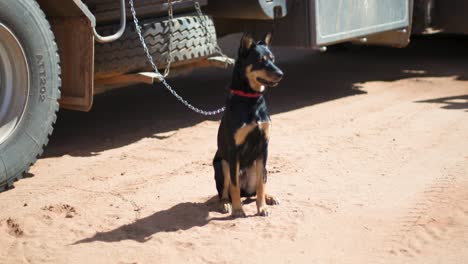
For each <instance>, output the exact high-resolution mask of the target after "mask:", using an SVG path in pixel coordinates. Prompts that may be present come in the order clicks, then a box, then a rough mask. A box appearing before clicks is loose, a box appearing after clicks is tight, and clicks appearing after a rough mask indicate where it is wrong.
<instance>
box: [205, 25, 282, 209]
mask: <svg viewBox="0 0 468 264" xmlns="http://www.w3.org/2000/svg"><path fill="white" fill-rule="evenodd" d="M270 40H271V34H267V35H266V36H265V37H264V38H263V39H262V40H261V41H259V42H257V43H255V42H254V40H253V39H252V37H250V36H249V35H247V34H244V36H243V37H242V39H241V44H240V48H239V54H238V59H237V60H236V63H235V66H234V73H233V76H232V82H231V87H230V88H231V91H230V94H229V96H228V98H227V102H226V110H225V112H224V115H223V117H222V119H221V124H220V126H219V130H218V150H217V152H216V155H215V157H214V159H213V167H214V171H215V180H216V188H217V190H218V195H219V199H220V201H221V205H222V209H221V210H222V211H223V213H230V212H231V213H232V215H233V216H234V217H244V216H245V213H244V210H243V209H242V203H241V196H242V197H251V196H254V195H257V210H258V214H259V215H261V216H268V215H269V211H268V208H267V206H266V205H267V204H268V205H274V204H278V200H276V199H275V198H274V197H273V196H270V195H268V194H266V192H265V184H266V181H267V171H266V168H265V166H266V161H267V155H268V140H269V136H270V127H271V120H270V115H269V114H268V110H267V106H266V103H265V98H264V97H263V94H264V92H265V90H266V88H267V87H274V86H277V85H278V83H279V82H280V80H281V79H282V77H283V72H282V71H281V70H280V69H279V68H278V67H277V66H276V65H275V64H274V62H275V58H274V56H273V54H272V53H271V51H270V49H269V48H268V45H269V44H270ZM231 204H232V207H231Z"/></svg>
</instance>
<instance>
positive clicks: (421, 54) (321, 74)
mask: <svg viewBox="0 0 468 264" xmlns="http://www.w3.org/2000/svg"><path fill="white" fill-rule="evenodd" d="M231 42H232V45H238V43H237V41H231ZM467 46H468V38H467V37H463V36H437V37H434V36H431V37H418V38H415V39H414V40H413V41H412V43H411V45H410V46H409V47H407V48H404V49H393V48H383V47H357V48H351V49H346V48H345V49H337V50H330V52H326V53H317V52H314V51H310V50H299V49H290V48H288V49H286V48H277V49H275V53H276V57H277V61H278V62H279V65H280V67H281V68H282V69H283V71H284V72H285V77H284V80H283V81H282V83H281V84H280V86H278V87H276V88H273V89H272V90H271V91H270V92H269V93H268V94H267V101H268V104H269V107H270V111H271V113H272V114H277V113H283V112H287V111H291V110H295V109H300V108H302V107H307V106H311V105H314V104H319V103H322V102H326V101H330V100H335V99H339V98H343V97H347V96H353V95H358V94H363V93H365V92H364V91H362V90H360V89H359V88H358V87H359V84H360V83H363V82H369V81H389V82H390V81H396V80H400V79H404V78H413V77H440V76H455V77H456V78H458V79H459V80H468V73H467V71H466V69H468V59H467V58H468V49H466V47H467ZM230 75H231V73H230V70H220V69H210V70H197V71H195V72H194V73H193V74H191V75H188V76H185V77H179V78H175V79H172V80H170V81H169V82H170V83H171V84H172V85H173V87H174V88H175V89H176V90H177V91H178V92H180V94H181V95H182V96H183V97H184V98H186V99H187V100H188V101H190V102H192V103H193V104H194V105H196V106H198V107H200V108H203V109H214V108H217V107H220V106H222V105H223V104H224V100H225V96H226V94H227V90H228V87H227V86H228V85H229V82H230ZM441 89H442V87H441ZM219 118H220V116H215V117H209V118H207V117H205V116H201V115H198V114H195V113H193V112H191V111H190V110H189V109H187V108H186V107H185V106H183V105H182V104H181V103H180V102H178V101H177V100H176V99H175V98H174V97H173V96H172V95H170V94H169V93H168V92H167V91H166V90H164V89H163V88H162V86H161V85H159V84H157V85H155V86H148V85H140V86H135V87H128V88H124V89H120V90H115V91H111V92H108V93H106V94H102V95H98V96H96V97H95V100H94V106H93V109H92V110H91V111H90V112H89V113H82V112H73V111H60V112H59V114H58V121H57V124H56V125H55V130H54V133H53V135H52V137H51V139H50V143H49V146H48V147H47V148H46V150H45V153H44V155H43V158H48V157H58V156H63V155H71V156H92V155H98V154H99V153H100V152H102V151H105V150H109V149H113V148H119V147H121V146H125V145H129V144H132V143H134V142H136V141H138V140H140V139H142V138H148V137H151V138H157V139H160V140H164V139H165V138H166V137H168V135H166V134H165V132H169V131H174V130H177V129H181V128H185V127H190V126H193V125H195V124H198V123H200V122H203V121H205V120H219Z"/></svg>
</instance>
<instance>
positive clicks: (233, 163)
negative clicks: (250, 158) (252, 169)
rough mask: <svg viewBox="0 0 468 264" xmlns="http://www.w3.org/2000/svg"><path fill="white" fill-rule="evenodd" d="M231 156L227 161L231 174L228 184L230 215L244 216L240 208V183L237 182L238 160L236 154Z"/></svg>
mask: <svg viewBox="0 0 468 264" xmlns="http://www.w3.org/2000/svg"><path fill="white" fill-rule="evenodd" d="M234 157H235V158H231V160H230V162H229V169H230V170H229V171H230V176H231V184H230V185H229V192H230V194H231V200H232V216H234V217H245V213H244V210H243V209H242V202H241V197H240V183H239V170H240V168H239V160H238V159H237V155H235V156H234Z"/></svg>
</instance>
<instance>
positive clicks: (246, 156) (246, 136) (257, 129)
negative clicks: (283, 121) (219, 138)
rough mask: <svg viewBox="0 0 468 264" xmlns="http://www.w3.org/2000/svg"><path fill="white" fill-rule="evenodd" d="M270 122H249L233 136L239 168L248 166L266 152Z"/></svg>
mask: <svg viewBox="0 0 468 264" xmlns="http://www.w3.org/2000/svg"><path fill="white" fill-rule="evenodd" d="M270 130H271V122H270V121H266V122H251V123H249V124H245V125H243V126H242V127H241V128H239V129H238V130H237V131H236V133H235V134H234V141H235V143H236V147H237V150H238V155H239V162H240V166H241V167H246V166H250V165H251V164H252V163H253V162H254V161H255V160H256V159H258V158H259V157H260V155H261V154H262V153H264V151H265V150H266V147H267V144H268V140H269V138H270Z"/></svg>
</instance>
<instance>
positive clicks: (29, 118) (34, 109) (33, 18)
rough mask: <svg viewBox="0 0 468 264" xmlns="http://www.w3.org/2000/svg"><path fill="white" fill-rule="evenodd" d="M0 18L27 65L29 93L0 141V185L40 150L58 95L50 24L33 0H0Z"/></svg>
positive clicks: (56, 59) (14, 176)
mask: <svg viewBox="0 0 468 264" xmlns="http://www.w3.org/2000/svg"><path fill="white" fill-rule="evenodd" d="M0 22H1V23H3V24H4V25H6V26H7V27H8V28H9V29H10V30H11V31H12V32H13V34H15V36H16V38H18V40H19V41H20V43H21V45H22V47H23V50H24V52H25V55H26V59H27V62H28V65H29V75H30V83H29V96H28V101H27V105H26V109H25V113H24V115H23V117H22V120H21V121H20V123H19V124H18V126H17V128H16V130H15V131H14V132H13V134H12V135H11V136H10V137H9V138H7V139H6V141H5V142H3V143H2V144H1V145H0V187H3V186H4V185H5V183H8V185H10V184H11V182H12V181H13V180H15V179H17V178H20V177H21V176H22V174H23V172H25V171H27V170H28V168H29V166H30V165H31V164H32V163H34V162H35V161H36V158H37V156H38V155H39V154H41V153H42V149H43V146H44V145H45V144H47V141H48V136H49V134H50V133H51V132H52V124H53V123H54V122H55V119H56V115H55V113H56V111H57V109H58V103H57V99H58V98H59V97H60V92H59V86H60V77H59V76H60V67H59V57H58V53H57V46H56V43H55V41H54V35H53V33H52V31H51V29H50V24H49V22H48V21H47V20H46V18H45V15H44V13H43V12H42V10H41V9H40V7H39V5H38V4H37V3H36V1H34V0H14V1H11V0H0Z"/></svg>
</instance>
